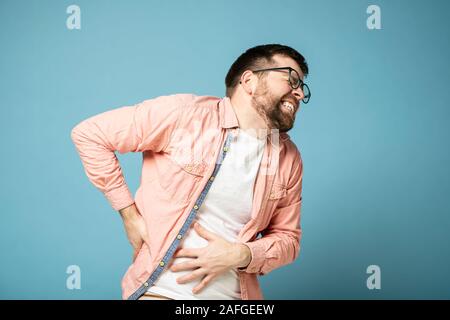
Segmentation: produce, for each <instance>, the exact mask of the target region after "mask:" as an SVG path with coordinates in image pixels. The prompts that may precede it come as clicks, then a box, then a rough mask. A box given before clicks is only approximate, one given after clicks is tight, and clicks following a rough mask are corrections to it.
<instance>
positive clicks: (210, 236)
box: [194, 222, 217, 240]
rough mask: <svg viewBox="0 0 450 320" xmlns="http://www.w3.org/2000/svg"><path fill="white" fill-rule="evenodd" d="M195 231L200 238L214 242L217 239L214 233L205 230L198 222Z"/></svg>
mask: <svg viewBox="0 0 450 320" xmlns="http://www.w3.org/2000/svg"><path fill="white" fill-rule="evenodd" d="M194 229H195V231H197V233H198V235H199V236H201V237H202V238H205V239H206V240H214V239H215V238H216V237H217V236H216V235H215V234H214V233H212V232H210V231H208V230H206V229H205V228H203V227H202V226H201V225H200V223H198V222H196V223H195V224H194Z"/></svg>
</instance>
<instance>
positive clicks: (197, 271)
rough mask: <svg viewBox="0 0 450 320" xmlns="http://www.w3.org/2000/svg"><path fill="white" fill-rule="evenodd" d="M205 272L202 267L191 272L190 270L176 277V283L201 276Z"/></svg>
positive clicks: (189, 280)
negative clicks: (188, 272) (186, 273)
mask: <svg viewBox="0 0 450 320" xmlns="http://www.w3.org/2000/svg"><path fill="white" fill-rule="evenodd" d="M205 274H206V270H204V269H197V270H195V271H193V272H191V273H190V274H188V275H185V276H182V277H180V278H177V283H178V284H183V283H186V282H191V281H193V280H195V279H197V278H201V277H202V276H204V275H205Z"/></svg>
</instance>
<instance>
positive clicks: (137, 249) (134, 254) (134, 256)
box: [132, 240, 144, 262]
mask: <svg viewBox="0 0 450 320" xmlns="http://www.w3.org/2000/svg"><path fill="white" fill-rule="evenodd" d="M143 245H144V242H143V241H142V240H141V241H140V243H139V244H138V245H137V246H135V245H133V244H132V246H133V250H134V252H133V262H134V261H135V260H136V258H137V256H138V254H139V251H141V249H142V246H143Z"/></svg>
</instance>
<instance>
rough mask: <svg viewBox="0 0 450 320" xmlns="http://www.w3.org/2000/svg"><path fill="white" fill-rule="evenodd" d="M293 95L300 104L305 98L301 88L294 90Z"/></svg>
mask: <svg viewBox="0 0 450 320" xmlns="http://www.w3.org/2000/svg"><path fill="white" fill-rule="evenodd" d="M292 94H293V95H294V96H295V98H296V99H297V102H298V103H299V102H300V101H301V100H302V99H303V98H304V97H305V94H304V93H303V90H302V89H301V88H300V86H299V87H298V88H297V89H292Z"/></svg>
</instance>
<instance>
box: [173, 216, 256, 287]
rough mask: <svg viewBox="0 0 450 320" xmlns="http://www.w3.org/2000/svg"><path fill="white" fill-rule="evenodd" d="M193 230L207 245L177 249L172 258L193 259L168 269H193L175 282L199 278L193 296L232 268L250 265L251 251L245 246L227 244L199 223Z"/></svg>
mask: <svg viewBox="0 0 450 320" xmlns="http://www.w3.org/2000/svg"><path fill="white" fill-rule="evenodd" d="M194 228H195V231H197V233H198V235H199V236H201V237H202V238H205V239H206V240H208V241H209V243H208V245H207V246H206V247H203V248H198V249H187V248H186V249H184V248H181V249H179V250H178V251H177V252H176V253H175V254H174V257H176V258H178V257H190V258H195V259H192V260H191V261H187V262H183V263H179V264H176V265H173V266H171V268H170V270H172V271H174V272H177V271H183V270H192V269H195V270H194V271H193V272H191V273H190V274H187V275H185V276H183V277H180V278H178V279H177V282H178V283H180V284H181V283H186V282H190V281H193V280H195V279H197V278H201V279H202V281H201V282H200V283H199V284H198V285H197V286H196V287H195V288H194V289H193V290H192V292H193V293H194V294H196V293H198V292H200V291H201V290H202V289H203V288H204V287H205V286H206V285H207V284H208V283H209V282H211V281H212V280H213V279H214V278H216V277H217V276H219V275H221V274H223V273H224V272H227V271H228V270H230V269H233V268H241V267H246V266H247V265H248V264H249V263H250V261H251V251H250V249H249V248H248V247H247V246H246V245H244V244H240V243H232V242H228V241H226V240H225V239H223V238H222V237H220V236H218V235H216V234H214V233H212V232H209V231H208V230H206V229H205V228H203V227H202V226H200V224H199V223H195V224H194Z"/></svg>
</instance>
